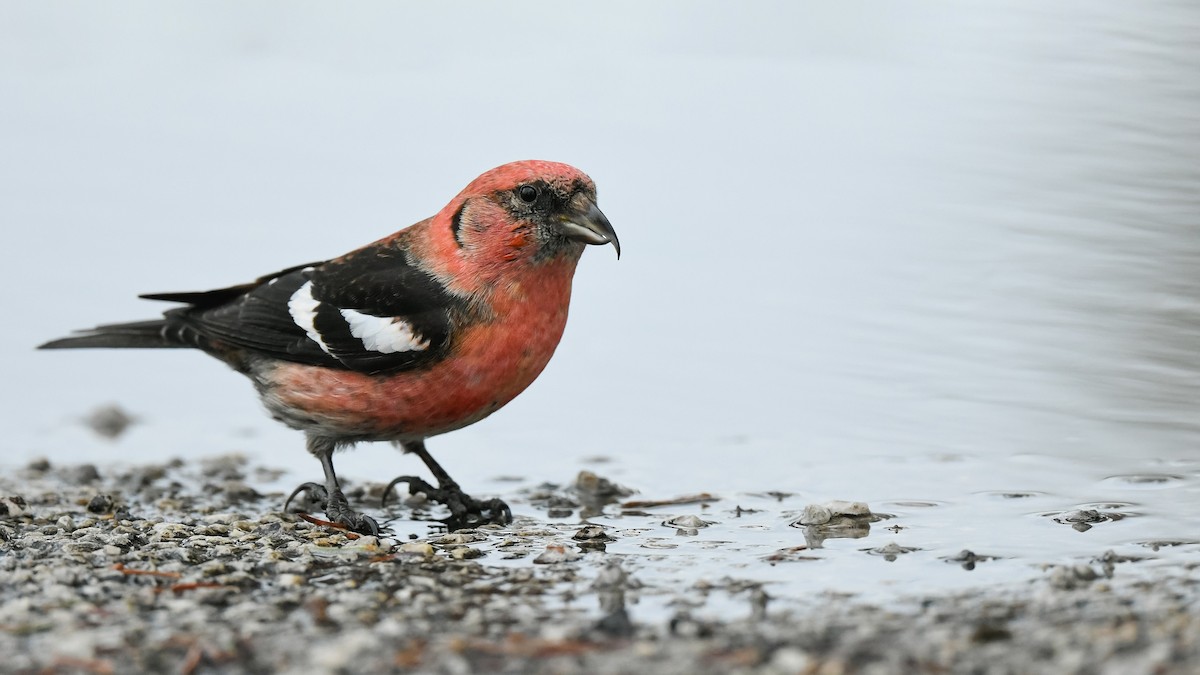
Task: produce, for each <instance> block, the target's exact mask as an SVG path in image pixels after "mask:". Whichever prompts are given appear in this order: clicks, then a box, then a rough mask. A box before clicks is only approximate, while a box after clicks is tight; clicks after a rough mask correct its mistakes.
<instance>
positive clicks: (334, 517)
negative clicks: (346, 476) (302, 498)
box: [283, 483, 379, 536]
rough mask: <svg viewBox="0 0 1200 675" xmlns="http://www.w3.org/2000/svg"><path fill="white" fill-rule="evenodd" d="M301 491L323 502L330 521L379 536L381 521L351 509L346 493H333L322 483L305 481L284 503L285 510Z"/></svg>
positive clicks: (359, 531)
mask: <svg viewBox="0 0 1200 675" xmlns="http://www.w3.org/2000/svg"><path fill="white" fill-rule="evenodd" d="M301 492H304V493H307V494H308V497H309V499H312V500H314V501H318V502H320V503H321V504H322V507H323V508H324V509H325V518H327V519H328V520H329V522H331V523H337V524H338V525H343V526H345V528H346V529H348V530H350V531H351V532H357V533H359V534H369V535H372V536H379V523H377V522H375V519H374V518H372V517H370V516H368V515H366V514H363V513H359V512H357V511H355V510H353V509H351V508H350V503H349V502H348V501H346V495H345V494H343V493H342V491H341V490H334V491H333V493H332V494H331V493H330V492H329V490H328V489H327V488H326V487H325V486H324V485H321V484H320V483H304V484H302V485H300V486H299V487H297V488H296V489H295V490H293V491H292V494H291V495H289V496H288V498H287V501H285V502H284V503H283V510H284V511H287V509H288V506H290V505H291V503H292V500H293V499H295V498H296V495H298V494H300V493H301Z"/></svg>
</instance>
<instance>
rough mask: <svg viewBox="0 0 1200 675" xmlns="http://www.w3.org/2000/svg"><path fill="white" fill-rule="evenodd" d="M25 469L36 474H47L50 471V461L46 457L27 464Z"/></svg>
mask: <svg viewBox="0 0 1200 675" xmlns="http://www.w3.org/2000/svg"><path fill="white" fill-rule="evenodd" d="M25 468H27V469H29V470H30V471H33V472H34V473H45V472H47V471H49V470H50V460H48V459H46V458H45V457H39V458H37V459H35V460H33V461H31V462H29V464H26V465H25Z"/></svg>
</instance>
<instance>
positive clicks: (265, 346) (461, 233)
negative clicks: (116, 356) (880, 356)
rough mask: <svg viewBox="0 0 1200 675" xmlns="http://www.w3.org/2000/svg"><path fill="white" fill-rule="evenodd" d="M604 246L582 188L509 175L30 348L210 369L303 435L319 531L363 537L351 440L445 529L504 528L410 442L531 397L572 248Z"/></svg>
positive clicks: (564, 295)
mask: <svg viewBox="0 0 1200 675" xmlns="http://www.w3.org/2000/svg"><path fill="white" fill-rule="evenodd" d="M606 243H611V244H613V245H614V247H617V252H618V255H619V254H620V248H619V243H618V242H617V238H616V234H615V232H614V231H613V229H612V227H611V225H609V223H608V220H607V219H606V218H605V217H604V214H603V213H601V212H600V210H599V209H598V208H597V206H596V192H595V185H594V184H593V183H592V181H591V179H590V178H588V177H587V176H586V175H585V174H583V173H582V172H580V171H579V170H578V169H575V168H573V167H570V166H568V165H565V164H559V163H555V162H545V161H524V162H514V163H511V164H505V165H503V166H501V167H498V168H496V169H492V170H491V171H488V172H486V173H484V174H483V175H481V176H480V177H478V178H476V179H475V180H474V181H472V182H471V183H470V184H469V185H468V186H467V187H466V188H465V189H464V190H463V191H462V192H460V193H459V194H458V195H457V196H456V197H455V198H454V199H452V200H451V201H450V203H448V204H447V205H446V206H445V207H444V208H443V209H442V210H441V211H439V212H438V213H437V215H435V216H433V217H432V218H429V219H426V220H423V221H421V222H419V223H417V224H415V225H413V226H411V227H409V228H406V229H404V230H401V231H399V232H397V233H395V234H393V235H390V236H388V237H385V238H383V239H381V240H379V241H377V242H374V243H372V244H370V245H368V246H365V247H363V248H361V249H358V250H356V251H353V252H351V253H348V254H346V255H345V256H341V257H339V258H335V259H332V260H329V261H326V262H323V263H315V264H313V265H309V266H301V267H294V268H289V269H287V270H284V271H282V272H279V273H276V274H273V275H268V276H266V277H263V278H261V279H259V280H257V281H255V282H253V283H250V284H244V285H241V286H234V287H231V288H227V289H219V290H216V291H208V292H202V293H171V294H157V295H151V296H145V297H151V298H154V299H162V300H172V301H177V302H184V303H187V306H185V307H179V308H176V309H172V310H169V311H168V312H166V314H165V315H164V317H163V319H161V320H159V321H145V322H137V323H133V324H115V325H111V326H101V327H99V328H96V329H93V330H91V331H86V332H84V333H82V334H79V335H75V336H72V337H67V338H63V339H60V340H55V341H52V342H49V343H47V344H45V345H42V347H43V348H73V347H195V348H199V349H202V350H204V351H206V352H207V353H209V354H212V355H213V356H215V357H217V358H220V359H221V360H223V361H225V362H226V363H228V364H229V365H231V366H232V367H234V368H235V369H237V370H238V371H239V372H242V373H243V374H245V375H247V376H248V377H250V378H251V380H252V381H253V382H254V384H255V386H256V387H257V389H258V391H259V394H260V395H261V397H262V400H263V402H264V404H265V405H266V407H267V409H268V410H269V411H270V412H271V413H272V414H273V415H274V416H275V417H276V418H277V419H279V420H280V421H282V422H284V423H285V424H288V425H289V426H291V427H293V428H296V429H300V430H302V431H304V432H305V433H306V435H307V440H308V448H309V451H310V452H312V453H313V454H314V455H316V456H317V457H318V458H319V459H320V460H321V462H322V466H323V468H324V470H325V484H324V485H319V484H316V483H306V484H304V485H302V486H300V488H297V493H298V492H300V491H302V490H309V491H311V492H315V493H317V494H318V495H319V496H320V497H323V498H324V500H325V502H326V513H327V514H328V516H329V518H330V519H331V520H334V521H337V522H340V523H343V524H345V525H346V526H348V527H351V528H353V529H356V530H360V531H364V532H375V531H377V526H376V524H375V522H374V520H373V519H371V518H369V517H367V516H364V515H362V514H360V513H357V512H355V511H353V510H351V509H350V508H349V506H348V504H347V503H346V500H345V497H344V495H343V494H342V492H341V489H340V487H339V485H338V481H337V477H336V474H335V473H334V470H333V463H332V454H333V451H334V450H335V449H336V448H337V447H339V446H343V445H346V444H350V443H354V442H356V441H363V440H389V441H395V442H398V443H400V444H401V445H402V447H403V448H404V449H405V450H406V451H409V452H413V453H416V454H417V455H419V456H420V457H421V458H422V460H424V461H425V463H426V465H427V466H428V467H429V468H430V470H431V471H432V472H433V474H434V476H435V478H437V480H438V486H436V487H434V486H432V485H430V484H428V483H426V482H424V481H423V480H421V479H418V478H415V477H411V476H404V477H401V478H398V479H397V480H396V481H393V484H395V483H396V482H407V483H409V487H410V490H413V491H414V492H415V491H421V492H425V493H426V494H427V495H428V496H429V497H430V498H432V499H435V500H438V501H443V502H445V503H447V504H448V505H449V506H450V509H451V522H450V523H449V524H450V525H451V526H461V525H465V524H473V523H476V522H479V521H480V520H481V519H490V520H499V521H506V520H507V519H508V518H509V517H510V513H509V510H508V507H507V505H505V504H504V503H503V502H500V501H499V500H490V501H487V502H479V501H476V500H474V499H472V498H470V497H469V496H467V495H465V494H464V493H463V492H462V491H461V489H459V487H458V485H457V484H455V483H454V481H453V480H451V479H450V477H449V475H447V474H446V472H445V471H444V470H443V469H442V468H441V467H440V466H439V465H438V464H437V462H435V461H434V460H433V458H432V457H431V456H430V455H429V453H428V452H427V451H426V450H425V446H424V439H425V438H427V437H429V436H433V435H436V434H440V433H445V432H447V431H452V430H454V429H459V428H461V427H464V426H466V425H468V424H472V423H474V422H477V421H479V420H481V419H483V418H484V417H486V416H488V415H490V414H491V413H493V412H495V411H496V410H497V409H499V408H500V407H502V406H503V405H505V404H506V403H508V402H509V401H511V400H512V399H513V398H514V397H516V396H517V395H518V394H520V393H521V392H522V391H524V389H525V388H526V387H528V386H529V385H530V384H531V383H532V382H533V380H534V379H535V378H536V377H537V376H538V374H540V373H541V372H542V369H543V368H545V366H546V364H547V362H548V361H549V360H550V357H551V356H552V355H553V353H554V350H555V348H556V347H557V345H558V342H559V339H560V338H561V337H562V333H563V329H564V327H565V326H566V320H567V308H568V305H569V302H570V295H571V279H572V277H573V275H574V272H575V266H576V263H577V262H578V260H579V256H580V254H581V253H582V252H583V248H584V245H585V244H606ZM389 491H390V486H389ZM295 494H296V493H293V496H295ZM289 501H290V499H289ZM485 511H487V512H490V517H486V518H485V516H484V512H485Z"/></svg>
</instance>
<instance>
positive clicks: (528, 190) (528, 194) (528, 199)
mask: <svg viewBox="0 0 1200 675" xmlns="http://www.w3.org/2000/svg"><path fill="white" fill-rule="evenodd" d="M517 196H518V197H520V198H521V201H523V202H525V203H526V204H532V203H534V202H535V201H537V197H538V191H537V188H535V187H533V186H532V185H522V186H521V187H519V188H517Z"/></svg>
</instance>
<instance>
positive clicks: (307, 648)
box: [0, 456, 1200, 673]
mask: <svg viewBox="0 0 1200 675" xmlns="http://www.w3.org/2000/svg"><path fill="white" fill-rule="evenodd" d="M277 475H278V472H276V471H275V470H273V469H269V468H262V467H252V466H251V465H250V463H249V462H248V461H247V460H246V459H245V458H242V457H239V456H223V457H216V458H209V459H204V460H200V461H196V462H190V463H189V462H182V461H178V460H176V461H173V462H171V463H168V464H162V465H136V466H126V467H99V468H97V467H93V466H91V465H82V466H61V467H60V466H55V465H52V464H51V463H49V462H45V461H38V462H34V463H31V464H30V465H28V466H26V467H24V468H20V469H14V470H11V471H9V472H7V475H6V476H5V477H4V478H3V479H0V497H3V500H2V501H0V504H3V508H0V512H4V513H3V514H2V515H0V551H2V553H0V574H2V575H3V577H4V578H5V583H4V585H3V591H2V592H0V649H2V650H3V651H4V653H6V654H10V655H12V656H10V658H8V659H6V660H5V661H4V662H3V665H0V671H3V672H95V673H104V672H186V673H191V672H229V673H243V672H245V673H253V672H281V671H282V672H289V671H297V672H298V671H301V670H303V671H305V672H380V671H387V670H399V671H413V672H437V673H443V672H444V673H456V672H547V673H549V672H554V673H574V672H578V673H634V672H666V673H673V672H678V673H709V672H711V673H718V672H721V673H723V672H747V673H760V672H761V673H795V672H809V673H851V672H898V671H903V672H943V671H945V670H951V671H955V672H983V671H986V672H1014V673H1015V672H1034V673H1037V672H1046V673H1051V672H1054V673H1060V672H1122V673H1126V672H1160V673H1161V672H1166V673H1172V672H1179V673H1183V672H1189V671H1191V670H1193V669H1195V668H1196V667H1197V666H1198V665H1200V616H1198V614H1197V611H1196V610H1195V609H1194V607H1195V606H1196V604H1197V602H1196V601H1197V599H1198V596H1200V592H1198V588H1197V585H1198V584H1197V582H1196V580H1195V579H1194V577H1195V567H1196V565H1195V563H1187V564H1172V565H1159V566H1158V567H1154V568H1150V569H1144V570H1140V571H1139V567H1138V565H1139V563H1140V560H1138V559H1133V558H1131V557H1130V556H1125V555H1118V554H1115V553H1111V552H1109V553H1107V554H1102V555H1097V556H1096V557H1095V558H1094V559H1092V560H1084V561H1074V562H1069V563H1063V562H1061V561H1046V564H1045V565H1043V566H1042V567H1041V570H1040V572H1039V573H1038V574H1037V575H1036V576H1035V577H1034V578H1033V579H1031V580H1028V581H1015V582H1011V583H1006V584H1002V585H999V586H994V587H987V586H981V587H979V588H976V589H972V590H969V591H955V592H947V593H943V594H929V595H915V596H911V597H907V598H906V599H904V600H901V601H896V602H891V603H887V604H884V605H878V604H874V603H870V602H864V601H863V600H862V599H859V598H855V597H852V596H847V595H845V594H839V593H833V592H828V593H820V594H815V595H813V596H811V597H803V598H796V597H790V598H789V597H782V596H780V595H779V591H777V590H776V589H775V587H773V586H771V585H770V584H766V583H761V582H758V581H755V573H754V570H753V569H751V570H745V569H740V570H734V569H730V570H728V573H727V574H725V575H714V576H713V578H711V579H709V580H707V581H703V582H690V581H679V582H677V583H672V582H671V581H669V575H666V576H664V575H662V574H655V565H656V564H659V563H658V562H656V561H657V558H656V556H659V555H660V552H661V551H663V550H667V549H661V548H660V549H655V548H654V547H652V546H651V547H643V548H642V549H641V552H639V553H630V552H629V550H628V549H623V548H622V547H621V541H620V540H621V539H622V538H626V537H631V536H632V537H638V536H643V542H642V543H643V544H644V543H646V542H648V541H651V540H650V539H645V537H644V535H639V534H637V533H636V530H637V528H629V529H625V530H623V529H621V528H614V527H611V526H606V525H597V524H587V523H586V522H584V521H582V520H580V519H578V518H576V519H574V520H571V521H563V520H561V519H559V520H555V519H549V518H548V519H539V518H534V517H530V516H527V515H526V516H521V517H519V518H518V520H517V521H516V522H515V523H514V524H513V525H511V526H508V527H504V528H500V527H485V528H481V529H477V530H464V531H459V532H453V533H446V532H442V531H439V530H438V529H437V528H436V527H430V526H429V524H428V523H417V524H416V525H417V526H419V527H418V530H420V528H424V534H417V533H416V532H413V531H411V528H412V527H413V526H414V523H413V522H412V521H411V520H396V521H395V522H394V523H393V524H394V525H395V527H393V531H396V532H401V531H403V529H404V528H403V527H400V526H401V524H402V523H403V524H405V525H406V526H408V527H409V529H410V532H409V533H408V534H396V535H394V536H384V537H380V538H375V537H356V536H354V535H348V534H347V533H344V532H339V531H336V530H331V529H329V528H326V527H323V526H321V525H319V524H314V523H312V522H309V521H307V520H305V519H303V518H302V517H300V516H297V515H295V514H284V513H280V512H279V510H278V509H279V504H280V503H281V494H277V493H266V494H264V493H263V492H261V491H260V490H259V489H258V488H256V487H255V484H256V482H258V483H261V482H262V481H264V480H268V479H271V478H273V477H277ZM589 481H590V482H589ZM584 483H586V484H587V485H590V486H593V487H599V488H602V489H603V490H604V491H608V492H609V493H610V494H614V493H612V490H613V489H614V488H615V486H614V484H612V483H611V482H608V481H606V480H605V479H603V478H602V477H599V476H594V475H593V476H592V478H591V479H587V480H585V481H584ZM354 487H357V489H356V490H352V497H351V498H352V500H353V499H369V498H370V497H371V495H370V492H371V489H372V488H374V489H378V486H373V485H371V484H367V485H358V486H352V488H354ZM576 487H578V486H576ZM579 494H580V493H579V492H578V490H576V491H574V492H564V491H557V492H556V491H555V490H553V489H549V488H547V487H545V486H542V487H541V488H529V489H528V490H526V491H525V492H521V493H519V496H518V498H519V499H528V500H529V501H530V502H531V503H532V502H537V503H538V504H541V507H540V508H545V509H547V510H549V509H552V508H558V509H563V508H568V507H566V506H564V503H569V502H572V497H571V495H574V497H575V499H574V502H575V505H576V506H578V502H579V501H580V500H579V499H578V497H579ZM618 494H619V493H618ZM539 495H540V496H539ZM555 495H557V497H555ZM539 500H540V501H539ZM641 501H642V503H643V504H645V503H646V502H647V501H651V500H641ZM411 506H412V503H411V501H410V504H409V505H408V506H404V507H400V508H399V509H397V510H395V511H394V512H392V514H393V515H394V516H396V517H397V518H399V519H408V518H411V517H412V513H413V511H412V509H411ZM418 507H420V505H419V504H418ZM652 507H653V504H651V508H652ZM584 508H586V507H584ZM605 508H607V509H613V508H620V507H619V506H612V505H610V506H607V507H605V506H600V507H599V510H598V511H597V512H598V513H603V512H604V509H605ZM738 508H740V507H738ZM630 511H632V510H630ZM809 511H810V510H806V512H805V514H804V516H805V517H810V518H811V517H813V514H812V513H811V512H809ZM422 512H423V510H422V509H421V508H418V510H417V513H418V514H420V513H422ZM817 516H818V517H820V514H819V513H818V514H817ZM651 517H659V516H651ZM596 520H597V522H599V521H602V520H603V519H600V518H597V519H596ZM674 521H675V522H674V523H673V526H674V527H675V528H683V529H682V530H681V533H680V534H677V535H676V536H678V537H684V538H687V537H692V536H694V534H689V533H688V532H687V531H686V529H687V528H694V527H696V526H699V527H703V525H702V523H704V522H705V521H704V520H702V518H700V517H686V516H681V517H676V518H675V519H674ZM630 533H633V534H630ZM795 548H796V550H794V551H791V552H787V551H782V550H781V551H780V552H779V558H778V559H777V560H773V561H768V562H767V564H770V565H772V566H774V565H780V566H784V565H792V567H791V568H790V569H792V570H795V573H796V574H803V573H804V570H805V569H808V568H806V567H805V566H804V565H803V563H802V562H800V559H801V558H803V557H804V554H805V552H804V550H803V546H796V547H795ZM877 548H880V549H886V548H887V545H884V546H880V547H877ZM809 552H810V553H811V552H812V551H809ZM890 554H891V555H904V552H903V551H899V552H897V551H894V550H893V551H891V553H890ZM873 555H880V556H886V555H889V552H888V551H887V550H882V551H879V552H875V553H874V554H873ZM789 556H791V557H792V558H789ZM949 562H950V563H953V564H954V565H975V564H984V565H986V564H989V563H987V562H986V561H985V560H976V559H970V558H969V557H968V558H964V559H962V560H953V561H949ZM942 564H947V563H942ZM951 567H952V565H949V564H947V568H948V569H950V568H951ZM653 607H657V608H659V609H658V610H652V608H653Z"/></svg>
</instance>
